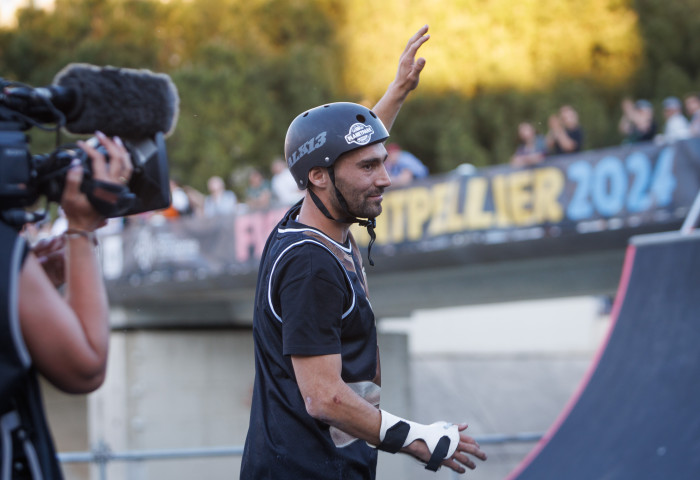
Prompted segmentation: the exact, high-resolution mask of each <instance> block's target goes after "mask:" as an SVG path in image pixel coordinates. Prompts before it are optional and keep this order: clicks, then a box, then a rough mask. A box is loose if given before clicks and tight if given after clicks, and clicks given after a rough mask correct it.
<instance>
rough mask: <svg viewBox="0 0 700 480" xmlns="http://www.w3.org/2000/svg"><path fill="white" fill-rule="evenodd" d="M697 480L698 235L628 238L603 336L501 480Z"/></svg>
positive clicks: (699, 436)
mask: <svg viewBox="0 0 700 480" xmlns="http://www.w3.org/2000/svg"><path fill="white" fill-rule="evenodd" d="M562 320H565V319H562ZM698 478H700V234H698V233H697V232H694V233H691V234H688V235H683V234H680V233H676V232H669V233H664V234H654V235H644V236H638V237H633V238H632V239H631V240H630V245H629V247H628V249H627V253H626V258H625V263H624V267H623V272H622V275H621V279H620V285H619V289H618V293H617V297H616V300H615V305H614V307H613V311H612V321H611V327H610V333H609V335H608V338H607V339H606V341H605V342H603V345H602V346H601V348H600V351H599V352H598V354H597V355H596V357H595V359H594V361H593V363H592V366H591V368H590V369H589V371H588V373H587V374H586V376H585V378H584V379H583V381H582V384H581V386H580V387H579V389H578V391H577V392H576V393H575V394H574V395H573V397H572V399H571V400H570V401H569V403H568V405H567V406H566V407H565V408H564V410H563V412H562V413H561V414H560V416H559V418H558V419H557V421H556V422H555V423H554V424H553V425H552V427H551V428H550V429H549V431H548V432H547V433H546V434H545V436H544V437H543V438H542V440H541V441H540V442H539V443H538V444H537V446H536V447H535V448H534V449H533V451H531V452H530V454H529V455H528V456H526V458H525V459H524V460H523V462H522V463H521V464H520V465H519V466H518V467H517V468H516V469H515V470H514V471H513V472H511V474H510V475H509V476H508V477H507V479H508V480H528V479H537V480H544V479H547V480H553V479H566V480H577V479H581V480H584V479H585V480H592V479H635V480H640V479H674V480H684V479H688V480H691V479H692V480H697V479H698Z"/></svg>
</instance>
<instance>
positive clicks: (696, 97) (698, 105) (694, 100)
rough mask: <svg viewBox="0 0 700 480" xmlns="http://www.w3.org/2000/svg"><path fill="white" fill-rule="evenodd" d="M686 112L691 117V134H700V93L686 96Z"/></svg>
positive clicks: (695, 135)
mask: <svg viewBox="0 0 700 480" xmlns="http://www.w3.org/2000/svg"><path fill="white" fill-rule="evenodd" d="M685 113H687V114H688V117H689V118H690V135H691V136H693V137H698V136H700V93H698V92H695V93H691V94H688V95H686V96H685Z"/></svg>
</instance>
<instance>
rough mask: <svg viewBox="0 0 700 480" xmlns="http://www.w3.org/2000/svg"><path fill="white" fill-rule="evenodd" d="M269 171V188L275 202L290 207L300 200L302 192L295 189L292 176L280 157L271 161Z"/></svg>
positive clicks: (297, 188)
mask: <svg viewBox="0 0 700 480" xmlns="http://www.w3.org/2000/svg"><path fill="white" fill-rule="evenodd" d="M270 171H271V172H272V180H271V181H270V187H271V188H272V196H273V197H274V201H275V202H277V203H279V204H280V205H289V206H291V205H294V204H295V203H297V202H298V201H299V200H301V198H302V197H303V196H304V192H303V191H302V190H299V187H297V182H295V181H294V176H293V175H292V172H290V171H289V168H288V167H287V162H285V161H284V159H283V158H282V157H277V158H275V159H274V160H273V161H272V164H271V165H270Z"/></svg>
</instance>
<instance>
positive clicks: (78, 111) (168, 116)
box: [53, 63, 180, 139]
mask: <svg viewBox="0 0 700 480" xmlns="http://www.w3.org/2000/svg"><path fill="white" fill-rule="evenodd" d="M53 83H54V85H58V86H60V87H63V88H67V89H71V90H73V91H74V92H75V93H76V94H77V96H78V99H79V100H78V102H77V103H78V104H77V105H76V106H75V108H73V109H72V111H71V112H70V113H69V114H68V116H67V117H68V118H67V119H66V120H67V122H66V129H67V130H68V131H69V132H72V133H76V134H92V133H94V132H95V131H96V130H100V131H102V132H103V133H105V134H106V135H109V136H114V135H117V136H120V137H122V138H124V139H142V138H149V137H152V136H154V135H155V134H156V133H158V132H163V133H165V134H166V135H167V134H170V133H172V131H173V130H174V129H175V125H176V123H177V116H178V109H179V103H180V98H179V96H178V93H177V88H176V87H175V84H174V83H173V82H172V80H171V79H170V77H169V76H168V75H165V74H156V73H153V72H151V71H149V70H145V69H142V70H132V69H127V68H116V67H110V66H107V67H96V66H94V65H89V64H83V63H72V64H70V65H68V66H66V67H65V68H64V69H63V70H61V71H60V72H59V73H58V74H57V75H56V77H55V78H54V82H53Z"/></svg>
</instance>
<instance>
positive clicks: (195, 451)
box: [58, 432, 542, 480]
mask: <svg viewBox="0 0 700 480" xmlns="http://www.w3.org/2000/svg"><path fill="white" fill-rule="evenodd" d="M541 438H542V433H535V432H532V433H531V432H523V433H516V434H500V433H497V434H486V435H479V436H475V437H474V439H475V440H476V441H477V442H478V443H479V444H480V445H494V444H504V443H528V442H536V441H538V440H540V439H541ZM240 455H243V446H237V445H236V446H222V447H206V448H178V449H157V450H127V451H123V452H113V451H112V450H111V449H110V448H109V446H108V445H107V444H106V443H104V442H100V443H98V445H97V447H95V448H94V449H92V450H90V451H89V452H63V453H59V454H58V459H59V461H60V462H61V463H94V464H96V465H97V468H98V472H99V480H107V466H108V464H109V463H110V462H115V461H123V462H138V461H143V460H168V459H177V460H182V459H187V458H207V457H235V456H240ZM450 478H451V479H457V478H459V474H457V473H456V472H452V471H451V470H450Z"/></svg>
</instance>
